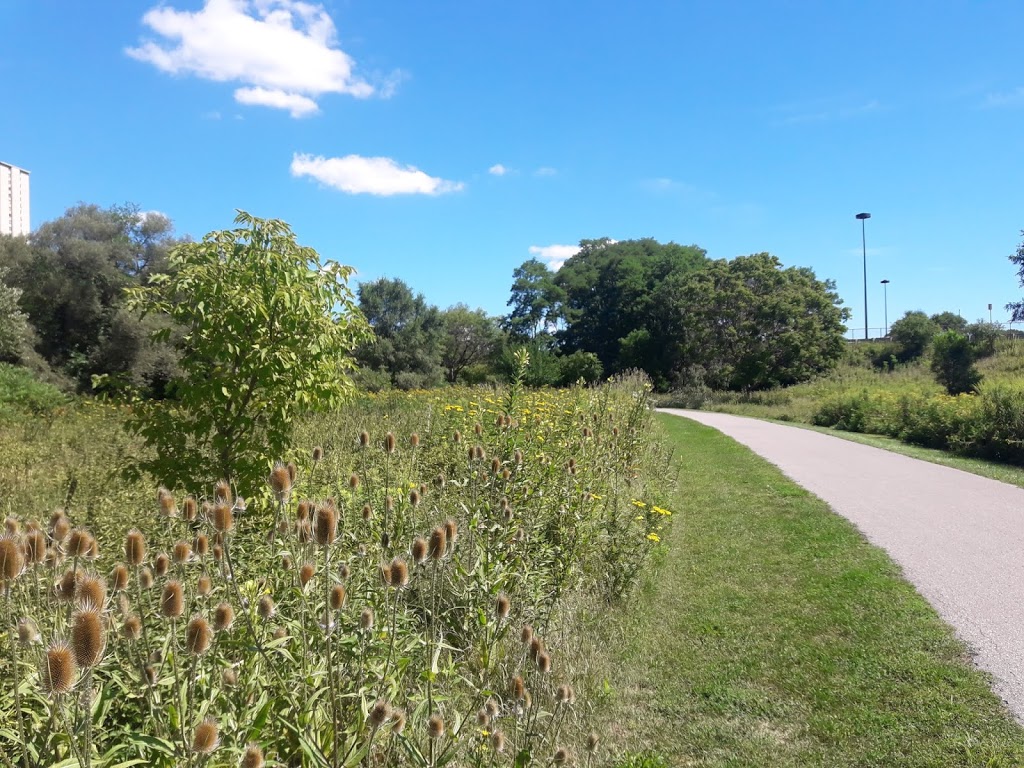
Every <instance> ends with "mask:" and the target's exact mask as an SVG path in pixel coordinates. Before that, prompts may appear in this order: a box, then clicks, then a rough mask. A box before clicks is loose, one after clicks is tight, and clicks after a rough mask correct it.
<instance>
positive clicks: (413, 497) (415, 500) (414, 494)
mask: <svg viewBox="0 0 1024 768" xmlns="http://www.w3.org/2000/svg"><path fill="white" fill-rule="evenodd" d="M409 503H410V504H411V505H412V506H414V507H418V506H419V505H420V493H419V491H417V490H416V489H415V488H413V489H412V490H411V491H409Z"/></svg>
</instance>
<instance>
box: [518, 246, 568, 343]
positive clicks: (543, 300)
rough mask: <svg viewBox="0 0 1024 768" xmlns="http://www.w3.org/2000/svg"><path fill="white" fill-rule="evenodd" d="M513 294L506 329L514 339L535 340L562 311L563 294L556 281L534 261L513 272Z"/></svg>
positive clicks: (552, 324)
mask: <svg viewBox="0 0 1024 768" xmlns="http://www.w3.org/2000/svg"><path fill="white" fill-rule="evenodd" d="M512 281H513V282H512V295H511V297H510V298H509V300H508V306H510V307H512V312H510V313H509V315H508V316H507V317H506V318H505V323H504V325H505V328H506V329H507V330H508V332H509V334H510V335H511V336H512V338H513V339H516V340H525V339H535V338H537V335H538V334H539V333H546V332H549V331H550V329H551V328H553V327H554V326H555V325H556V324H557V322H558V317H559V313H560V312H561V308H562V302H563V301H564V300H565V291H564V290H563V289H562V288H561V286H559V285H558V284H557V283H556V282H555V273H554V272H552V271H551V270H550V269H549V268H548V266H547V265H546V264H544V263H542V262H540V261H538V260H537V259H529V260H528V261H524V262H523V263H522V264H521V265H520V266H518V267H516V269H515V271H514V272H513V273H512Z"/></svg>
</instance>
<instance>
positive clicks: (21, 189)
mask: <svg viewBox="0 0 1024 768" xmlns="http://www.w3.org/2000/svg"><path fill="white" fill-rule="evenodd" d="M31 231H32V229H31V227H30V226H29V218H28V171H26V170H25V169H24V168H18V167H17V166H16V165H9V164H8V163H4V162H0V235H27V234H28V233H29V232H31Z"/></svg>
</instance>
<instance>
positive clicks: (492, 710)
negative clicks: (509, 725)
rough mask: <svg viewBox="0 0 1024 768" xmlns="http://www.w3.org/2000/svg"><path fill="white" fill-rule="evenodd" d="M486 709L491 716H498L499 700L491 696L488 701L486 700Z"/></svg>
mask: <svg viewBox="0 0 1024 768" xmlns="http://www.w3.org/2000/svg"><path fill="white" fill-rule="evenodd" d="M484 710H485V711H486V712H487V714H488V715H489V716H490V717H497V716H498V702H496V701H495V700H494V699H490V698H489V699H487V701H485V702H484Z"/></svg>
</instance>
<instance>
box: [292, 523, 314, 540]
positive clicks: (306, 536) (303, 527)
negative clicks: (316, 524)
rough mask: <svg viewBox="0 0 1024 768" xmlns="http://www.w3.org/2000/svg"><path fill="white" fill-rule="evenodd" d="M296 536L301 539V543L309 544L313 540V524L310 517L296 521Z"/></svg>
mask: <svg viewBox="0 0 1024 768" xmlns="http://www.w3.org/2000/svg"><path fill="white" fill-rule="evenodd" d="M295 538H297V539H298V540H299V543H300V544H309V542H311V541H312V540H313V524H312V523H311V522H310V521H309V518H306V519H305V520H298V521H296V523H295Z"/></svg>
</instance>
